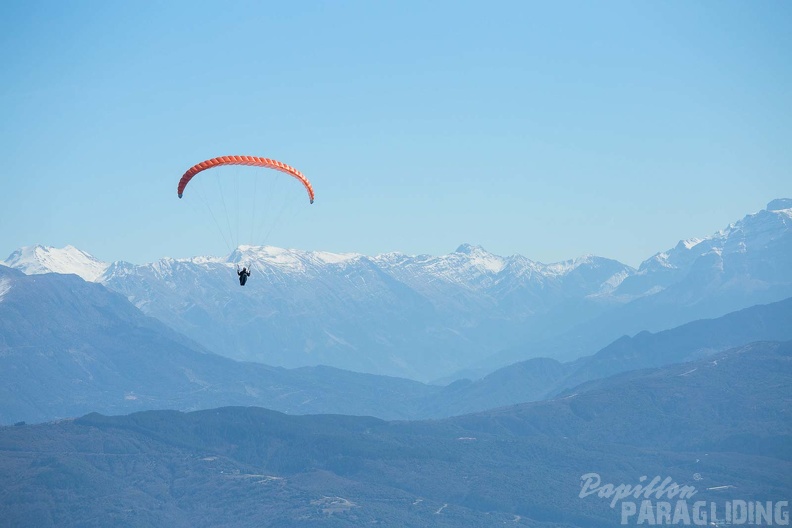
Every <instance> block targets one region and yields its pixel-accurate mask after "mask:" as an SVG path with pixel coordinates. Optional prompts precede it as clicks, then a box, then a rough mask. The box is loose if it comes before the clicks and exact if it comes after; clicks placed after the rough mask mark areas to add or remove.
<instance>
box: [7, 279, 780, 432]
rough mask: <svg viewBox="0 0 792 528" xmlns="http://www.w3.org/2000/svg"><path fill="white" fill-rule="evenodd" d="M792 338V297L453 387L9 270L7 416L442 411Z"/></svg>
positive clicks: (401, 414)
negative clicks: (324, 357)
mask: <svg viewBox="0 0 792 528" xmlns="http://www.w3.org/2000/svg"><path fill="white" fill-rule="evenodd" d="M789 339H792V299H787V300H785V301H781V302H778V303H773V304H769V305H760V306H755V307H751V308H747V309H745V310H742V311H739V312H735V313H732V314H728V315H726V316H724V317H721V318H718V319H714V320H702V321H696V322H693V323H689V324H687V325H683V326H682V327H679V328H676V329H672V330H667V331H663V332H659V333H656V334H652V333H649V332H643V333H640V334H638V335H636V336H635V337H632V338H629V337H624V338H621V339H619V340H617V341H615V342H613V343H611V344H610V345H609V346H607V347H605V348H603V349H602V350H601V351H599V352H597V353H596V354H594V355H593V356H589V357H585V358H581V359H578V360H576V361H573V362H565V363H561V362H559V361H557V360H554V359H549V358H544V359H531V360H527V361H524V362H520V363H517V364H514V365H511V366H508V367H504V368H502V369H499V370H497V371H496V372H493V373H491V374H489V375H487V376H484V377H483V378H481V379H478V380H475V381H471V380H459V381H456V382H454V383H451V384H449V385H448V386H445V387H441V386H438V385H427V384H423V383H419V382H417V381H412V380H408V379H400V378H394V377H387V376H381V375H372V374H364V373H356V372H349V371H344V370H340V369H337V368H333V367H327V366H320V367H300V368H295V369H285V368H282V367H271V366H267V365H263V364H260V363H255V362H239V361H235V360H232V359H229V358H225V357H222V356H219V355H216V354H213V353H211V352H209V351H207V350H206V349H204V348H203V347H201V346H200V345H198V344H197V343H195V342H194V341H192V340H190V339H189V338H187V337H185V336H183V335H181V334H179V333H177V332H175V331H174V330H172V329H170V328H169V327H167V326H166V325H164V324H163V323H161V322H159V321H157V320H156V319H154V318H152V317H148V316H146V315H144V314H143V313H142V312H141V311H140V310H138V309H136V308H135V307H134V306H133V305H132V304H131V303H130V302H129V301H128V300H127V299H126V298H124V296H122V295H120V294H118V293H115V292H111V291H109V290H108V289H107V288H105V287H103V286H102V285H100V284H96V283H89V282H86V281H83V280H82V279H80V278H79V277H76V276H74V275H61V274H54V273H51V274H43V275H25V274H23V273H21V272H20V271H17V270H14V269H10V268H6V267H0V423H7V424H8V423H14V422H17V421H28V422H41V421H46V420H53V419H62V418H67V417H72V416H79V415H82V414H85V413H87V412H90V411H98V412H102V413H108V414H118V413H124V412H132V411H136V410H144V409H177V410H183V411H189V410H196V409H206V408H212V407H217V406H223V405H256V406H262V407H267V408H271V409H274V410H278V411H283V412H288V413H292V414H311V413H337V414H355V415H370V416H376V417H379V418H385V419H416V418H429V417H435V418H442V417H447V416H452V415H457V414H462V413H469V412H474V411H482V410H485V409H490V408H494V407H498V406H504V405H511V404H515V403H521V402H528V401H535V400H541V399H545V398H549V397H553V396H554V395H556V394H558V393H560V392H562V391H564V390H566V389H568V388H571V387H574V386H575V385H578V384H580V383H584V382H588V381H591V380H595V379H598V378H602V377H605V376H608V375H611V374H616V373H620V372H624V371H628V370H632V369H641V368H648V367H659V366H664V365H669V364H671V363H676V362H680V361H689V360H692V359H697V358H701V357H706V356H708V355H711V354H714V353H717V352H721V351H723V350H725V349H727V348H730V347H734V346H738V345H744V344H746V343H749V342H752V341H760V340H776V341H783V340H789Z"/></svg>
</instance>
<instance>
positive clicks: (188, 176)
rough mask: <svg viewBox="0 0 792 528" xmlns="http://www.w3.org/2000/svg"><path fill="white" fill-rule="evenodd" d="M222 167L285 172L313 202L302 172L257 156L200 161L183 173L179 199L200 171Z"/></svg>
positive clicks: (311, 192) (311, 190) (311, 189)
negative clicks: (258, 168)
mask: <svg viewBox="0 0 792 528" xmlns="http://www.w3.org/2000/svg"><path fill="white" fill-rule="evenodd" d="M222 165H252V166H255V167H266V168H268V169H275V170H277V171H281V172H285V173H286V174H288V175H289V176H293V177H295V178H297V179H298V180H300V182H301V183H302V184H303V185H304V186H305V190H307V191H308V198H310V199H311V203H313V202H314V190H313V186H312V185H311V182H309V181H308V178H306V177H305V176H303V173H302V172H300V171H298V170H297V169H295V168H294V167H290V166H289V165H286V164H285V163H281V162H280V161H276V160H273V159H269V158H259V157H258V156H220V157H219V158H212V159H210V160H206V161H202V162H201V163H199V164H197V165H193V166H192V167H190V168H189V169H188V170H187V172H185V173H184V176H182V177H181V180H179V189H178V191H179V198H181V197H182V195H183V194H184V188H185V187H187V184H188V183H189V182H190V180H192V179H193V177H194V176H195V175H196V174H198V173H199V172H201V171H205V170H206V169H211V168H213V167H220V166H222Z"/></svg>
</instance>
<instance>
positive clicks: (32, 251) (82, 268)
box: [5, 245, 108, 281]
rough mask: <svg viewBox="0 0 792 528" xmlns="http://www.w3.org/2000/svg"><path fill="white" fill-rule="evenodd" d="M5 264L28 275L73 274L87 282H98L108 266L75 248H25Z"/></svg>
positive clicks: (19, 250) (14, 254)
mask: <svg viewBox="0 0 792 528" xmlns="http://www.w3.org/2000/svg"><path fill="white" fill-rule="evenodd" d="M5 264H6V265H7V266H10V267H12V268H16V269H18V270H20V271H22V272H24V273H26V274H28V275H38V274H42V273H62V274H68V273H72V274H74V275H78V276H80V277H82V278H83V279H84V280H87V281H96V280H97V279H98V278H99V277H100V276H101V275H102V273H104V271H105V270H106V269H107V267H108V264H107V263H105V262H101V261H100V260H97V259H96V258H94V257H93V256H91V255H89V254H88V253H86V252H84V251H81V250H79V249H77V248H76V247H74V246H66V247H63V248H54V247H50V246H40V245H37V246H25V247H22V248H20V249H18V250H16V251H14V252H13V253H11V255H10V256H9V257H8V258H7V259H6V260H5Z"/></svg>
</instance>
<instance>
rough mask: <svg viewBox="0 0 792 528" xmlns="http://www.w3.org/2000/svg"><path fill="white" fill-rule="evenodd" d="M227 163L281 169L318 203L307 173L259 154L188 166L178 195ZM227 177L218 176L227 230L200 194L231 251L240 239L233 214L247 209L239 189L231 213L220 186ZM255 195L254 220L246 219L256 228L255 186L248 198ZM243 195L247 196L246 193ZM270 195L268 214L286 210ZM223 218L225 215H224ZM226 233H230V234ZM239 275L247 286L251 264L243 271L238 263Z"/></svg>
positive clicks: (257, 180)
mask: <svg viewBox="0 0 792 528" xmlns="http://www.w3.org/2000/svg"><path fill="white" fill-rule="evenodd" d="M227 165H243V166H250V167H260V168H263V169H272V170H274V171H279V172H282V173H284V174H287V175H289V176H291V177H292V178H294V179H296V180H298V181H299V182H300V183H301V184H302V186H303V187H304V188H305V190H306V191H307V193H308V199H309V200H310V203H313V202H314V190H313V185H311V182H310V181H308V178H306V177H305V176H304V175H303V173H302V172H300V171H298V170H297V169H295V168H294V167H291V166H289V165H287V164H285V163H283V162H280V161H277V160H274V159H270V158H261V157H258V156H220V157H217V158H212V159H208V160H206V161H202V162H200V163H198V164H196V165H193V166H192V167H190V168H189V169H187V171H186V172H185V173H184V174H183V175H182V177H181V179H180V180H179V185H178V187H177V194H178V196H179V198H182V197H183V196H184V192H185V189H186V188H187V185H188V184H189V183H190V181H192V180H193V178H195V176H197V175H198V174H199V173H201V172H203V171H206V170H209V169H214V168H216V167H223V166H227ZM254 172H258V171H254ZM268 172H269V171H261V173H262V175H266V173H268ZM270 174H273V173H270ZM223 179H224V178H219V179H218V190H219V191H220V193H219V196H220V199H221V203H222V208H223V212H224V213H225V215H224V216H225V218H226V223H227V225H228V228H227V229H226V230H224V229H223V227H221V225H220V222H219V221H218V220H217V216H219V215H215V214H214V212H212V208H211V207H210V206H209V203H208V201H207V200H206V199H205V196H203V195H202V193H199V196H200V197H201V198H203V199H204V201H205V202H206V205H207V207H208V208H209V212H210V213H211V217H212V219H213V220H214V222H215V224H216V225H217V228H218V230H219V231H220V234H221V236H222V237H223V240H224V241H225V242H226V245H227V246H228V247H229V250H232V247H231V244H230V243H229V242H235V241H236V240H238V239H239V236H238V230H239V221H238V216H237V236H234V233H233V231H234V230H233V228H232V227H231V223H232V222H231V221H230V220H229V216H233V214H234V213H236V214H237V215H239V214H240V211H242V214H243V215H244V208H240V207H239V204H240V202H239V193H238V191H237V203H236V207H234V208H232V209H231V213H232V214H231V215H229V212H228V208H227V206H226V203H225V202H226V200H225V199H224V198H223V193H222V185H220V181H221V180H223ZM252 179H253V183H254V184H257V183H258V182H259V177H258V175H255V177H253V178H252ZM286 179H287V180H288V178H286ZM267 180H269V177H268V178H267ZM234 183H235V185H236V180H235V181H234ZM200 187H201V186H200V185H199V188H200ZM235 188H236V187H235ZM242 188H243V189H244V188H245V187H242ZM199 190H200V189H199ZM287 194H288V195H289V196H287V198H290V195H291V192H289V193H287ZM251 196H252V204H253V207H252V208H251V210H250V212H251V213H252V214H251V216H252V221H250V222H245V224H248V226H250V227H251V229H255V226H256V225H257V222H256V221H255V220H256V219H255V215H256V209H257V208H256V206H255V199H256V190H255V189H254V191H253V193H247V197H248V198H250V197H251ZM243 198H244V196H243ZM267 198H268V202H267V205H273V207H267V208H265V211H264V213H267V212H268V211H267V209H274V210H278V214H279V215H280V214H282V213H283V210H284V207H275V206H274V203H273V201H271V200H270V199H271V196H268V197H267ZM286 201H288V200H286ZM275 203H276V202H275ZM284 205H285V201H284ZM221 218H222V216H221ZM279 220H280V217H278V218H275V219H274V220H273V222H272V223H271V226H270V229H272V227H274V226H275V225H277V223H278V222H279ZM261 226H262V228H263V226H264V224H263V223H262V224H261ZM268 233H269V232H268ZM226 235H230V236H228V237H227V236H226ZM251 237H252V238H253V236H252V233H251ZM235 239H236V240H235ZM251 242H256V239H253V240H251ZM237 275H238V277H239V285H240V286H244V285H245V283H246V282H247V279H248V277H250V269H248V268H247V267H243V268H242V270H240V269H239V265H237Z"/></svg>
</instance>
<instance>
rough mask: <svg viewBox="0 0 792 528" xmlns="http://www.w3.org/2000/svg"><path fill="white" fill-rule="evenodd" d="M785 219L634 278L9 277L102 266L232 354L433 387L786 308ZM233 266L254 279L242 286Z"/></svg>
mask: <svg viewBox="0 0 792 528" xmlns="http://www.w3.org/2000/svg"><path fill="white" fill-rule="evenodd" d="M789 206H790V201H784V200H776V201H774V202H771V204H770V205H769V206H768V209H767V210H764V211H761V212H759V213H757V214H753V215H748V216H747V217H745V218H744V219H743V220H741V221H739V222H736V223H735V224H733V225H731V226H729V227H728V228H727V229H725V230H723V231H721V232H718V233H716V234H715V235H712V236H710V237H707V238H704V239H695V240H687V241H683V242H680V243H679V244H678V245H677V246H676V247H675V248H673V249H671V250H668V251H665V252H662V253H658V254H657V255H655V256H653V257H652V258H650V259H648V260H647V261H646V262H644V263H643V264H642V265H641V266H640V268H639V269H638V270H635V269H633V268H630V267H629V266H626V265H624V264H621V263H619V262H616V261H613V260H609V259H605V258H600V257H594V256H587V257H583V258H580V259H576V260H572V261H567V262H562V263H557V264H549V265H546V264H542V263H538V262H535V261H532V260H529V259H527V258H525V257H522V256H519V255H515V256H511V257H499V256H497V255H493V254H491V253H488V252H486V251H485V250H483V249H482V248H480V247H476V246H470V245H463V246H460V247H459V248H458V249H457V250H456V251H455V252H454V253H451V254H449V255H444V256H427V255H419V256H409V255H404V254H400V253H388V254H384V255H379V256H375V257H367V256H363V255H359V254H333V253H326V252H308V251H298V250H284V249H278V248H272V247H250V246H241V247H240V248H239V249H237V250H236V251H235V252H234V253H232V254H231V255H230V256H229V257H227V258H214V257H196V258H192V259H181V260H174V259H162V260H159V261H157V262H155V263H151V264H145V265H132V264H129V263H124V262H116V263H114V264H112V265H105V264H101V263H99V264H95V263H91V264H90V265H89V264H85V263H84V261H85V260H86V257H85V256H84V254H83V253H80V254H79V255H76V256H75V257H74V258H72V259H66V257H65V256H64V254H68V253H70V252H76V251H77V250H73V249H72V250H69V248H67V249H66V250H57V251H56V250H52V249H51V248H41V247H37V248H26V249H23V250H20V252H17V253H18V254H19V255H17V253H15V255H16V256H12V258H10V259H9V260H8V261H7V264H8V265H11V266H13V267H18V268H20V269H24V270H26V271H28V272H39V271H42V270H46V269H52V270H53V271H61V272H63V271H69V270H70V269H71V270H72V271H74V272H76V273H80V274H81V275H82V276H85V277H90V276H92V275H93V274H95V272H96V270H99V269H104V272H103V273H102V275H101V276H100V277H98V278H96V280H97V281H99V282H101V283H103V284H105V285H106V286H107V287H109V288H110V289H112V290H115V291H117V292H119V293H122V294H123V295H125V296H126V297H127V298H128V299H130V300H131V301H132V302H133V303H134V304H135V305H136V306H137V307H138V308H140V309H141V310H142V311H143V312H144V313H146V314H148V315H151V316H154V317H156V318H157V319H159V320H161V321H162V322H164V323H165V324H167V325H168V326H170V327H171V328H173V329H175V330H178V331H180V332H182V333H184V334H185V335H188V336H189V337H190V338H192V339H194V340H196V341H197V342H199V343H201V344H202V345H203V346H205V347H207V348H208V349H210V350H212V351H214V352H217V353H219V354H222V355H225V356H228V357H232V358H236V359H242V360H255V361H260V362H263V363H268V364H274V365H279V366H287V367H296V366H302V365H316V364H328V365H333V366H335V367H340V368H345V369H350V370H355V371H360V372H371V373H381V374H390V375H399V376H405V377H410V378H413V379H419V380H423V381H429V380H433V379H436V378H440V377H443V376H449V375H451V374H453V373H455V372H457V371H458V370H460V369H463V368H467V367H470V366H473V367H477V368H478V369H479V370H480V371H481V372H482V373H486V372H491V371H492V370H494V369H496V368H498V367H500V366H504V365H508V364H510V363H514V362H516V361H519V360H523V359H526V358H531V357H554V358H557V359H567V360H568V359H574V358H577V357H580V356H583V355H588V354H592V353H594V352H596V351H597V350H598V349H600V348H602V347H604V346H606V345H607V344H608V343H610V342H611V341H613V340H614V339H617V338H619V337H621V336H623V335H632V334H634V333H636V332H639V331H642V330H650V331H658V330H663V329H667V328H672V327H674V326H677V325H680V324H683V323H685V322H688V321H692V320H696V319H701V318H708V317H717V316H720V315H723V314H725V313H728V312H730V311H734V310H738V309H741V308H745V307H748V306H751V305H754V304H760V303H768V302H773V301H777V300H780V299H783V298H787V297H790V296H792V229H791V227H792V208H790V207H789ZM50 253H52V254H53V255H52V256H50V255H49V254H50ZM56 253H57V255H56ZM56 256H57V257H58V258H55V257H56ZM64 260H69V261H74V262H81V263H82V264H80V265H76V264H75V265H73V266H72V267H71V268H70V267H69V266H66V265H63V264H62V263H63V261H64ZM88 260H89V261H90V258H88ZM53 261H57V262H58V263H59V265H58V267H57V269H55V266H54V264H51V262H53ZM236 264H244V265H250V266H252V268H253V276H252V277H251V279H250V282H249V283H248V285H247V286H245V287H244V288H241V287H239V285H238V284H237V282H236V274H235V271H234V269H235V265H236ZM103 266H106V268H102V267H103Z"/></svg>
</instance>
